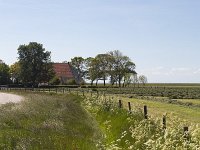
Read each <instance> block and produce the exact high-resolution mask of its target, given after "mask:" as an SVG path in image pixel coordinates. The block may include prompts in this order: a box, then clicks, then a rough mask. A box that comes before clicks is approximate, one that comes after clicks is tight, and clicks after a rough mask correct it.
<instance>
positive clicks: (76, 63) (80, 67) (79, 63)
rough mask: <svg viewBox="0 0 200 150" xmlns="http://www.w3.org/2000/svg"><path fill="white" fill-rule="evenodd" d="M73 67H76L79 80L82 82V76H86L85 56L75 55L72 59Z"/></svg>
mask: <svg viewBox="0 0 200 150" xmlns="http://www.w3.org/2000/svg"><path fill="white" fill-rule="evenodd" d="M70 64H71V65H72V67H74V68H75V69H76V73H77V81H78V84H80V82H81V80H82V78H83V77H84V76H85V66H84V58H83V57H74V58H72V59H71V63H70Z"/></svg>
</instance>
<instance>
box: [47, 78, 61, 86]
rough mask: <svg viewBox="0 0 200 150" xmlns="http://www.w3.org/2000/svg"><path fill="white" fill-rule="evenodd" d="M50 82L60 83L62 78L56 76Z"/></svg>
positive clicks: (53, 83)
mask: <svg viewBox="0 0 200 150" xmlns="http://www.w3.org/2000/svg"><path fill="white" fill-rule="evenodd" d="M49 84H51V85H59V84H60V79H59V78H58V77H57V76H54V77H53V78H52V79H51V80H50V81H49Z"/></svg>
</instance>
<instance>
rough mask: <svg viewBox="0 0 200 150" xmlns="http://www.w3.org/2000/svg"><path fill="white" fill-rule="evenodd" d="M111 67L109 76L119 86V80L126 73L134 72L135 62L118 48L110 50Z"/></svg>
mask: <svg viewBox="0 0 200 150" xmlns="http://www.w3.org/2000/svg"><path fill="white" fill-rule="evenodd" d="M109 54H110V55H111V56H112V59H111V61H112V68H111V71H110V75H111V78H114V79H115V80H117V81H118V83H119V87H121V81H122V79H123V78H124V77H125V75H126V74H127V73H133V74H134V73H135V64H134V63H133V62H132V61H131V59H130V58H129V57H128V56H124V55H123V54H122V53H121V52H120V51H119V50H115V51H111V52H109Z"/></svg>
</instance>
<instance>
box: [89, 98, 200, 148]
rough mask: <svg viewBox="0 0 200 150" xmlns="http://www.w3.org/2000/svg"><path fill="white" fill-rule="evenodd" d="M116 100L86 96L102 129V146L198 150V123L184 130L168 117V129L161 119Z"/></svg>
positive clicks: (177, 121) (199, 140)
mask: <svg viewBox="0 0 200 150" xmlns="http://www.w3.org/2000/svg"><path fill="white" fill-rule="evenodd" d="M115 101H116V100H114V99H110V98H106V97H104V96H102V97H101V98H97V97H95V96H93V97H90V98H86V99H85V106H87V107H86V108H87V109H88V110H89V111H90V112H92V114H93V115H94V117H95V118H96V119H97V121H98V123H99V127H100V129H101V130H102V132H103V135H104V140H100V141H99V142H98V144H97V147H98V149H102V150H104V149H105V150H107V149H108V150H118V149H123V150H128V149H130V150H198V149H200V126H199V125H193V126H190V127H189V132H185V133H184V132H183V127H184V124H182V123H181V122H182V121H181V120H180V119H178V118H175V117H174V118H171V119H170V120H171V121H172V122H170V124H173V125H170V126H168V123H167V129H164V128H163V126H162V121H161V119H158V118H156V119H155V118H154V119H152V118H150V117H149V119H144V115H143V113H142V111H141V110H140V109H136V108H135V110H134V111H132V112H131V113H130V112H128V111H127V110H126V109H119V108H118V105H117V103H116V102H115Z"/></svg>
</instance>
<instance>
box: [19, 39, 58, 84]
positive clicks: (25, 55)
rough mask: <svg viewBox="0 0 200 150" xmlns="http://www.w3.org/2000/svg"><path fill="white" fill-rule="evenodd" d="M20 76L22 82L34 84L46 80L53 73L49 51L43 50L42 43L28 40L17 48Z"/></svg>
mask: <svg viewBox="0 0 200 150" xmlns="http://www.w3.org/2000/svg"><path fill="white" fill-rule="evenodd" d="M18 54H19V57H18V59H19V65H20V68H21V70H20V78H21V80H22V82H23V83H24V84H27V83H28V84H31V85H33V86H36V85H37V84H38V83H42V82H48V81H49V80H50V79H51V78H52V77H53V76H54V75H55V74H54V71H53V66H52V64H51V59H50V55H51V53H50V52H49V51H45V48H43V45H42V44H39V43H36V42H30V43H29V44H28V45H20V46H19V48H18Z"/></svg>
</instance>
